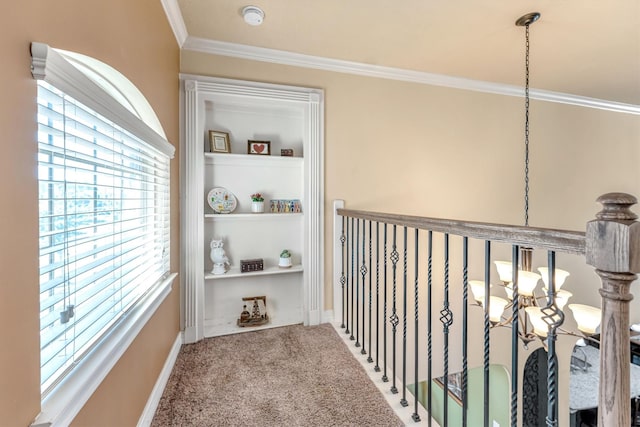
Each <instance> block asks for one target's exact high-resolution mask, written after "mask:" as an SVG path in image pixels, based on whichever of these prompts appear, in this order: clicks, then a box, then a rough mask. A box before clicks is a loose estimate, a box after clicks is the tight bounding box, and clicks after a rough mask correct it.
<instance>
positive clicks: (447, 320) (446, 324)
mask: <svg viewBox="0 0 640 427" xmlns="http://www.w3.org/2000/svg"><path fill="white" fill-rule="evenodd" d="M440 322H442V332H443V335H444V378H443V383H444V384H443V386H442V387H443V389H444V390H449V328H450V327H451V325H452V324H453V313H452V312H451V310H450V309H449V234H446V233H445V235H444V303H443V308H442V310H440ZM445 395H446V394H445ZM448 401H449V399H448V398H447V399H443V402H444V408H443V421H444V426H445V427H446V426H447V425H449V420H448V417H449V402H448Z"/></svg>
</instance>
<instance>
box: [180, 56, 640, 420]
mask: <svg viewBox="0 0 640 427" xmlns="http://www.w3.org/2000/svg"><path fill="white" fill-rule="evenodd" d="M180 69H181V72H183V73H192V74H202V75H209V76H217V77H227V78H237V79H245V80H257V81H264V82H269V83H280V84H293V85H300V86H311V87H318V88H322V89H324V90H325V96H326V98H325V230H326V233H325V238H326V249H325V262H326V267H325V308H327V309H329V308H331V307H332V289H331V278H332V277H333V271H332V266H331V260H332V259H333V248H332V244H331V239H332V229H333V224H332V220H333V218H332V215H333V213H332V202H333V200H334V199H344V200H345V201H346V206H347V207H348V208H353V209H365V210H374V211H382V212H397V213H407V214H413V215H423V216H430V217H443V218H456V219H467V220H476V221H487V222H496V223H506V224H517V225H522V224H523V222H524V214H523V210H524V201H523V192H524V182H523V160H524V143H523V128H524V101H523V99H522V98H513V97H506V96H499V95H491V94H483V93H477V92H470V91H462V90H456V89H448V88H441V87H434V86H426V85H418V84H412V83H406V82H398V81H390V80H382V79H374V78H365V77H359V76H353V75H347V74H339V73H332V72H326V71H319V70H311V69H302V68H295V67H288V66H282V65H276V64H270V63H260V62H252V61H247V60H241V59H234V58H226V57H220V56H213V55H207V54H203V53H197V52H190V51H183V52H182V53H181V64H180ZM533 85H534V86H535V79H534V80H533ZM639 142H640V117H639V116H633V115H629V114H620V113H612V112H607V111H601V110H594V109H587V108H580V107H575V106H569V105H563V104H552V103H547V102H539V101H532V103H531V146H530V148H531V164H530V178H531V182H530V186H531V192H530V225H532V226H540V227H550V228H560V229H569V230H581V231H584V230H585V223H586V222H587V221H589V220H591V219H593V218H594V215H595V213H596V212H597V211H599V209H600V206H599V205H598V204H597V203H595V199H596V198H597V197H598V196H599V195H601V194H603V193H606V192H611V191H624V192H629V193H632V194H634V195H636V196H640V176H639V174H640V167H639V166H640V144H639ZM635 210H636V212H640V207H636V209H635ZM409 240H410V241H411V237H410V239H409ZM475 243H476V244H477V245H476V246H478V245H479V246H478V247H482V242H475ZM471 244H472V246H473V245H474V242H471ZM452 245H454V246H455V244H454V243H452ZM497 246H498V245H495V246H494V249H493V250H494V255H496V256H497V254H498V253H501V256H504V257H507V256H509V254H510V252H509V251H510V248H506V247H501V248H500V247H497ZM452 250H454V249H452ZM455 250H456V251H457V250H458V249H455ZM455 253H459V252H455ZM502 253H503V254H502ZM538 257H539V258H538ZM544 257H545V254H544V253H542V254H536V255H535V257H534V263H536V265H543V264H544V262H545V261H546V260H545V259H544ZM470 262H472V263H476V264H477V265H475V267H476V268H475V269H473V268H471V269H470V278H471V279H473V278H479V279H482V274H483V273H482V271H483V270H482V262H481V261H474V260H470ZM557 262H558V264H557V265H558V267H559V268H564V269H567V270H569V271H571V277H570V278H569V279H568V280H567V283H566V284H565V286H564V287H563V288H564V289H567V290H569V291H570V292H573V293H574V295H575V296H574V298H573V302H581V303H586V304H592V305H599V304H600V303H599V294H598V292H597V288H598V287H599V281H598V278H597V276H596V275H595V273H594V272H593V269H592V268H590V267H588V266H586V265H585V263H584V258H580V257H577V256H570V255H562V254H559V255H558V260H557ZM434 265H435V264H434ZM472 267H474V266H473V265H472ZM437 268H438V267H437V266H436V269H437ZM409 271H412V267H410V268H409ZM474 275H475V276H474ZM438 277H441V276H438ZM633 291H634V292H635V294H636V299H635V300H634V301H633V302H632V308H631V316H632V321H634V322H640V286H638V285H635V287H634V289H633ZM452 292H453V296H452V301H453V305H454V306H456V307H457V308H456V310H459V309H460V307H459V306H460V302H461V300H462V298H461V296H460V290H459V289H456V290H455V291H453V290H452ZM435 294H438V295H440V294H441V291H438V290H436V291H435ZM422 298H424V294H423V295H422ZM436 298H438V296H436ZM435 304H437V303H435ZM421 306H422V307H424V306H425V305H424V304H422V303H421ZM437 311H438V310H436V315H434V319H435V320H434V321H435V322H437V316H438V315H437ZM457 312H458V313H459V312H460V311H457ZM470 312H471V314H470V315H471V316H475V317H474V318H475V319H476V323H475V324H476V325H477V324H478V323H477V321H480V322H481V319H480V318H478V317H477V316H478V315H479V311H478V310H475V309H472V310H470ZM472 322H473V320H472ZM471 324H473V323H471ZM566 326H567V327H568V328H569V329H574V326H575V325H574V324H573V319H572V316H567V320H566ZM574 330H575V329H574ZM453 331H454V335H455V337H456V338H454V339H453V341H452V342H453V343H454V344H453V347H452V348H451V351H452V352H456V354H459V351H460V350H459V348H457V347H456V346H458V345H459V343H460V342H461V341H460V339H459V336H460V334H461V329H460V323H459V322H458V323H456V324H455V325H454V327H453ZM476 331H477V330H476ZM411 333H412V332H410V333H409V336H411ZM508 335H509V333H508V332H507V330H506V329H498V330H495V331H494V333H493V334H492V336H494V338H492V340H493V341H492V344H493V345H492V347H493V350H492V356H491V357H492V363H501V362H502V363H504V364H505V365H507V366H509V365H510V363H511V362H510V359H509V356H510V352H505V351H504V347H501V345H504V343H505V342H507V341H508V339H509V338H508ZM421 336H424V334H421ZM439 339H441V337H440V338H438V337H435V340H436V341H435V344H434V348H440V345H441V344H439V343H440V341H438V340H439ZM481 339H482V337H481V334H480V335H477V333H476V335H473V336H472V341H473V343H472V344H471V347H470V348H475V349H477V348H482V343H481V341H478V340H481ZM574 342H575V338H574V339H572V338H571V337H566V336H564V337H562V338H561V339H560V340H559V344H558V345H559V350H558V351H559V354H560V356H559V357H560V358H561V360H562V365H561V372H560V384H561V390H562V392H561V396H560V403H561V405H560V407H561V408H562V409H561V413H560V424H561V425H568V416H569V415H568V409H567V408H568V402H567V399H568V393H567V389H568V387H567V386H566V384H567V382H568V378H569V369H568V368H569V363H568V358H569V357H570V354H571V348H572V346H573V343H574ZM507 345H508V344H507ZM531 347H532V348H533V347H535V345H532V346H531ZM503 353H504V354H503ZM452 354H453V353H452ZM526 354H527V351H526V350H524V349H522V350H521V359H520V362H521V365H522V366H521V368H520V369H521V370H522V369H523V366H524V363H525V361H526ZM474 355H478V357H480V355H481V353H480V352H474ZM454 359H455V361H454ZM454 359H452V363H453V364H454V365H456V366H454V367H452V369H453V370H454V371H455V370H459V369H460V366H458V365H457V364H459V362H460V360H459V359H458V358H454ZM472 359H474V360H475V358H474V357H473V356H472ZM471 363H472V364H473V363H480V361H479V359H478V360H475V362H474V361H473V360H472V361H471ZM409 365H411V363H409ZM436 365H437V361H436ZM435 369H436V371H437V370H438V369H439V367H438V366H436V367H435ZM423 374H424V373H423ZM411 375H412V373H409V377H410V378H411ZM436 375H438V374H436Z"/></svg>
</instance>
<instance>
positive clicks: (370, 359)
mask: <svg viewBox="0 0 640 427" xmlns="http://www.w3.org/2000/svg"><path fill="white" fill-rule="evenodd" d="M371 250H372V246H371V221H369V268H371V255H372V254H371ZM371 281H372V277H371V274H369V357H368V358H367V362H369V363H372V362H373V358H372V357H371V329H373V328H372V326H373V325H372V323H371V312H372V311H373V310H372V303H373V299H372V298H373V297H372V294H371V284H372V283H371ZM362 351H363V352H364V347H363V348H362Z"/></svg>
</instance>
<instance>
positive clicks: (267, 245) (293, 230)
mask: <svg viewBox="0 0 640 427" xmlns="http://www.w3.org/2000/svg"><path fill="white" fill-rule="evenodd" d="M254 215H256V216H259V215H262V214H254ZM302 219H303V217H302V216H299V215H298V216H293V215H292V216H291V217H286V214H282V216H269V217H266V216H265V217H264V220H262V221H260V220H253V219H252V218H238V219H237V220H233V219H225V220H224V221H221V222H217V221H206V222H205V227H204V233H205V234H204V243H205V247H204V248H203V249H204V254H205V261H204V267H205V269H207V270H211V269H212V268H213V262H212V261H211V259H210V258H209V252H210V246H209V243H210V242H211V240H212V239H213V238H216V239H222V240H223V241H224V249H225V252H226V254H227V257H228V258H229V261H230V264H231V265H232V266H236V267H238V266H239V265H240V260H241V259H254V258H262V259H263V260H264V266H265V268H266V267H272V266H277V265H278V261H279V258H280V252H282V250H283V249H288V250H289V251H290V252H291V254H292V257H293V259H292V262H293V263H294V264H300V263H301V262H302V248H303V243H304V241H303V232H304V230H303V221H302ZM298 279H299V278H298ZM300 286H302V285H300Z"/></svg>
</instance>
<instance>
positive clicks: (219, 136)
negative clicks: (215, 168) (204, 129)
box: [209, 130, 231, 153]
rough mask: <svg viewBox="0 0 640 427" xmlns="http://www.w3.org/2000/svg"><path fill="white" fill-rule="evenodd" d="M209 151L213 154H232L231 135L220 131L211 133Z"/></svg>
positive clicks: (211, 131)
mask: <svg viewBox="0 0 640 427" xmlns="http://www.w3.org/2000/svg"><path fill="white" fill-rule="evenodd" d="M209 150H211V152H212V153H230V152H231V145H230V144H229V134H228V133H227V132H221V131H218V130H210V131H209Z"/></svg>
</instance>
